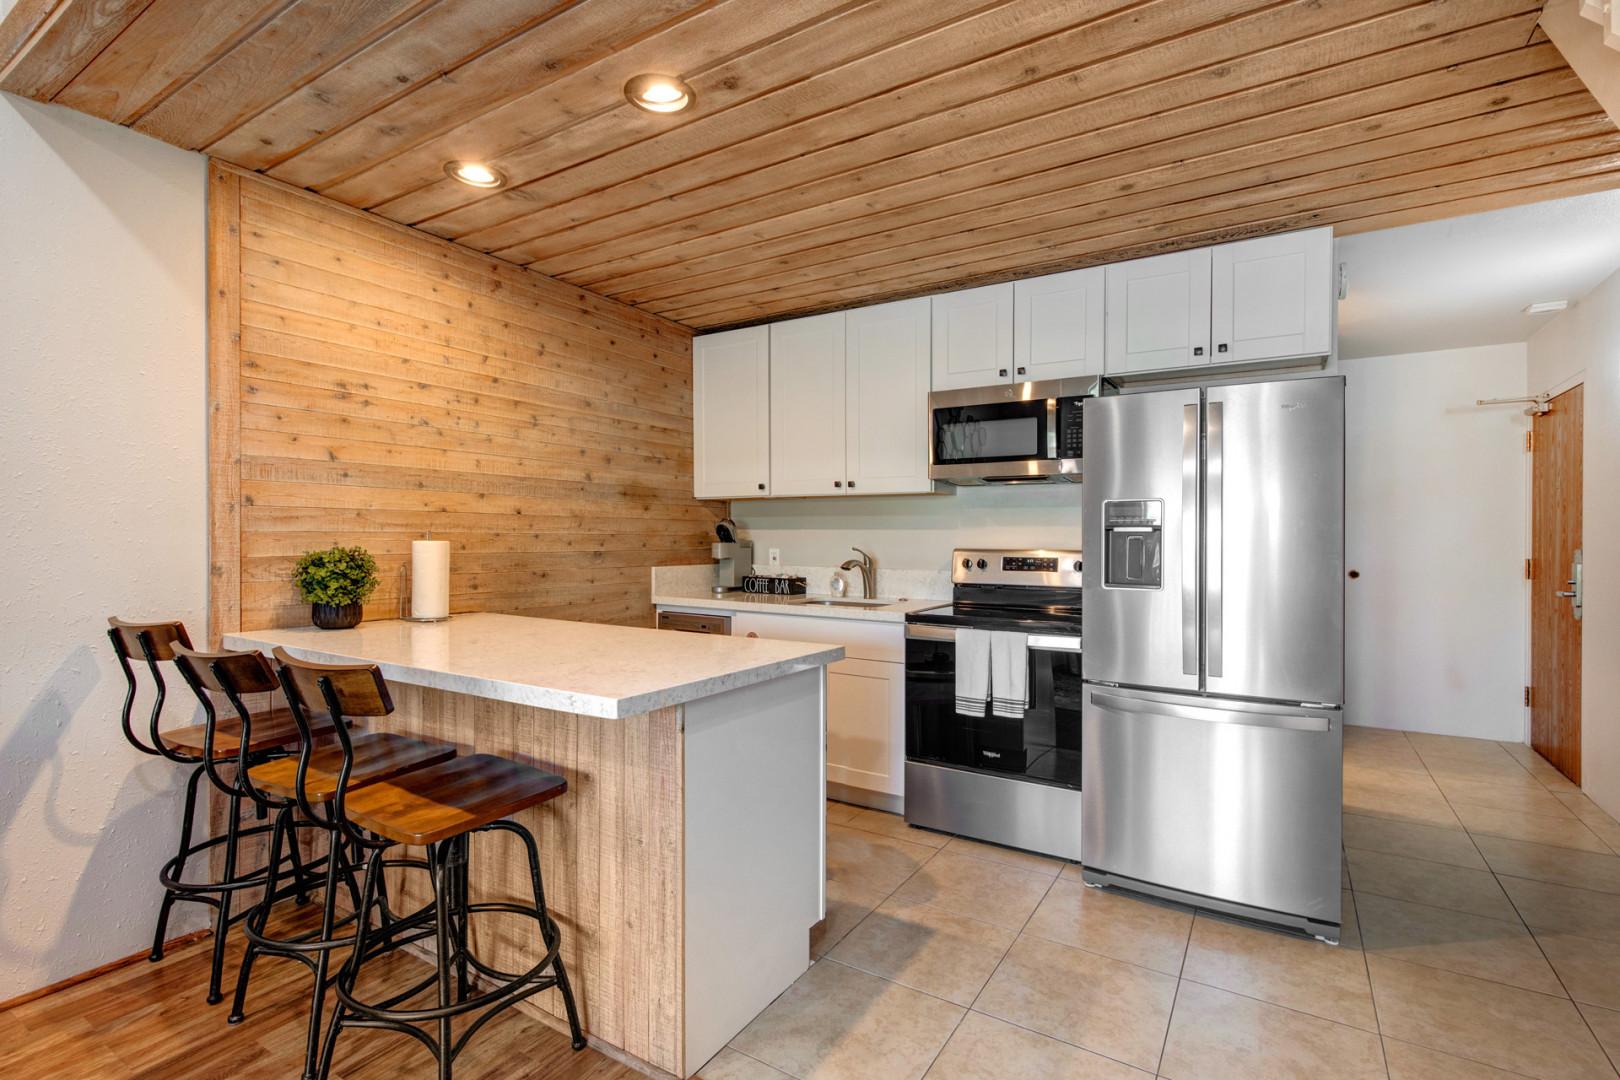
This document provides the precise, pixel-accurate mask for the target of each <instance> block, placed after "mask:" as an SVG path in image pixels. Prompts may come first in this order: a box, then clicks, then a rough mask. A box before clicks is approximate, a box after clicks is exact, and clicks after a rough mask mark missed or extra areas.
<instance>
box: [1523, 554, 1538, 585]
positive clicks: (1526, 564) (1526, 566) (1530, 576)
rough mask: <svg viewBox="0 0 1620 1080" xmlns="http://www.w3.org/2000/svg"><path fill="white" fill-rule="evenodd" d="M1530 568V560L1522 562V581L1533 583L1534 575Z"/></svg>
mask: <svg viewBox="0 0 1620 1080" xmlns="http://www.w3.org/2000/svg"><path fill="white" fill-rule="evenodd" d="M1530 566H1531V563H1530V560H1529V559H1526V560H1524V580H1526V581H1534V580H1536V575H1535V574H1534V573H1533V572H1532V571H1531V569H1530Z"/></svg>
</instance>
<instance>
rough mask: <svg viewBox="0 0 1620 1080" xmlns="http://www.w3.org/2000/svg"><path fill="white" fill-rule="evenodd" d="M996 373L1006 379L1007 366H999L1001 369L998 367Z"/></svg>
mask: <svg viewBox="0 0 1620 1080" xmlns="http://www.w3.org/2000/svg"><path fill="white" fill-rule="evenodd" d="M996 374H997V375H1000V376H1001V377H1002V378H1003V379H1005V378H1006V377H1007V369H1006V368H999V369H997V371H996Z"/></svg>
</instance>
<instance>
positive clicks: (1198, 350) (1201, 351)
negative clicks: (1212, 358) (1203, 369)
mask: <svg viewBox="0 0 1620 1080" xmlns="http://www.w3.org/2000/svg"><path fill="white" fill-rule="evenodd" d="M1193 355H1194V356H1203V355H1204V347H1203V346H1202V345H1198V346H1195V347H1194V348H1193Z"/></svg>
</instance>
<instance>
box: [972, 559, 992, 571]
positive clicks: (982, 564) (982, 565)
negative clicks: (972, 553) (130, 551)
mask: <svg viewBox="0 0 1620 1080" xmlns="http://www.w3.org/2000/svg"><path fill="white" fill-rule="evenodd" d="M974 565H976V566H977V567H978V568H979V569H980V570H983V569H984V568H985V567H986V566H989V565H990V564H989V563H987V562H985V561H984V560H983V559H980V560H979V561H978V562H977V563H975V564H974Z"/></svg>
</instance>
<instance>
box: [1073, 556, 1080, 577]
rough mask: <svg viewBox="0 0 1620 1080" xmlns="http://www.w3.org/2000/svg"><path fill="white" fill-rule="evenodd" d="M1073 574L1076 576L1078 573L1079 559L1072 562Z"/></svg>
mask: <svg viewBox="0 0 1620 1080" xmlns="http://www.w3.org/2000/svg"><path fill="white" fill-rule="evenodd" d="M1074 572H1075V573H1077V574H1078V573H1079V572H1080V560H1079V559H1076V560H1074Z"/></svg>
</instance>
